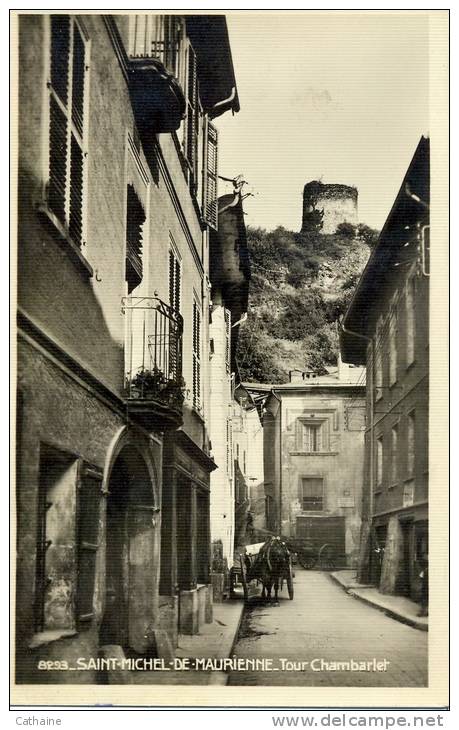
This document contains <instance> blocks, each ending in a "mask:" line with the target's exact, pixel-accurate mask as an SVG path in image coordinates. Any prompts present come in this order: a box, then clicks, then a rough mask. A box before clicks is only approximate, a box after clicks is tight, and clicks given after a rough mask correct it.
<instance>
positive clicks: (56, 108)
mask: <svg viewBox="0 0 459 730" xmlns="http://www.w3.org/2000/svg"><path fill="white" fill-rule="evenodd" d="M18 102H19V103H18V109H19V146H18V150H19V159H18V166H19V190H18V205H19V210H18V212H19V217H18V222H19V225H18V284H19V293H18V317H19V341H18V350H17V364H18V397H17V452H18V473H17V518H18V522H17V576H16V648H17V663H16V666H17V679H18V681H19V682H43V681H44V677H43V672H40V671H38V668H37V667H38V664H37V660H38V659H41V660H53V659H59V660H62V659H66V658H73V657H76V656H88V657H89V656H97V654H98V651H99V650H100V647H101V646H103V645H106V644H110V645H113V644H114V645H118V646H120V647H122V649H124V650H126V651H134V652H137V653H145V652H148V651H153V650H158V644H157V641H156V639H157V638H158V637H159V636H160V633H159V632H166V635H167V637H168V638H169V642H170V644H172V646H173V645H174V644H175V643H176V641H177V632H178V631H182V632H188V633H194V632H197V631H198V630H199V623H200V621H202V620H210V619H211V601H210V592H209V588H208V585H209V571H210V506H209V502H210V499H209V493H210V475H211V473H212V472H213V471H214V470H215V468H216V467H217V466H219V465H218V464H216V463H215V461H214V459H213V458H211V452H210V442H209V395H210V385H209V326H208V325H209V317H208V313H209V305H210V299H209V232H210V230H211V229H213V228H216V227H217V226H218V219H217V177H218V171H217V159H218V155H217V145H218V135H217V129H216V127H215V126H214V120H215V119H216V118H217V117H218V116H219V115H221V114H223V113H224V112H226V111H229V110H232V111H233V112H237V111H238V109H239V102H238V95H237V90H236V82H235V78H234V71H233V65H232V57H231V49H230V45H229V40H228V34H227V28H226V21H225V17H224V16H222V15H213V16H206V15H188V16H186V17H185V16H179V15H155V14H152V13H147V14H140V15H136V14H133V15H129V16H128V15H114V16H110V15H91V14H89V15H88V14H86V15H85V14H83V15H68V14H60V15H59V14H51V15H49V14H46V15H45V14H43V15H37V14H29V15H26V14H25V15H20V16H19V99H18ZM46 674H47V677H46V681H47V682H66V681H67V682H68V681H71V682H72V683H85V682H89V683H92V682H94V681H97V677H96V674H95V672H92V671H84V672H79V671H75V672H71V673H69V672H47V673H46Z"/></svg>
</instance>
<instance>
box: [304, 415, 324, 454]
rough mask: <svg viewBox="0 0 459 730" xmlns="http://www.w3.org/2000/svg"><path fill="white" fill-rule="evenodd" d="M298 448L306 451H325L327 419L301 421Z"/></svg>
mask: <svg viewBox="0 0 459 730" xmlns="http://www.w3.org/2000/svg"><path fill="white" fill-rule="evenodd" d="M301 428H302V430H301V434H302V436H301V443H300V449H301V450H302V451H307V452H308V453H320V452H327V451H328V450H329V444H328V421H317V422H315V421H314V422H312V423H311V422H310V421H307V422H304V421H303V422H302V426H301Z"/></svg>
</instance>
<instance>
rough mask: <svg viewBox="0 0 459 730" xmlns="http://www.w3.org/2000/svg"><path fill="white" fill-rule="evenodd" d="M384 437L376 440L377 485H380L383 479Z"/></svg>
mask: <svg viewBox="0 0 459 730" xmlns="http://www.w3.org/2000/svg"><path fill="white" fill-rule="evenodd" d="M383 455H384V449H383V437H382V436H380V437H379V438H378V439H377V440H376V486H377V487H380V486H381V484H382V480H383Z"/></svg>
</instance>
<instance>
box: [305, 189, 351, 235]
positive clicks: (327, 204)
mask: <svg viewBox="0 0 459 730" xmlns="http://www.w3.org/2000/svg"><path fill="white" fill-rule="evenodd" d="M357 200H358V191H357V188H353V187H351V186H349V185H337V184H329V185H326V184H325V183H322V182H319V181H317V180H312V181H311V182H309V183H306V185H305V186H304V189H303V223H302V230H303V231H307V230H310V229H311V227H313V228H314V227H316V226H318V227H319V230H320V232H321V233H335V232H336V229H337V228H338V226H339V225H340V224H341V223H351V224H352V225H357V223H358V218H357Z"/></svg>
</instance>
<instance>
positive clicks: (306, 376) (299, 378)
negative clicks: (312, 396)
mask: <svg viewBox="0 0 459 730" xmlns="http://www.w3.org/2000/svg"><path fill="white" fill-rule="evenodd" d="M289 377H290V382H291V383H305V382H307V381H308V380H314V378H317V373H316V372H315V371H314V370H290V371H289Z"/></svg>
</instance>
